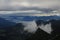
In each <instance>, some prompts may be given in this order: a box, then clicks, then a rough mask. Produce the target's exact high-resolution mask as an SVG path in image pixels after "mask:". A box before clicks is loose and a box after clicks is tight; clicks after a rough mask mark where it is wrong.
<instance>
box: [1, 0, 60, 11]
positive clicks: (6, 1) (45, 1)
mask: <svg viewBox="0 0 60 40" xmlns="http://www.w3.org/2000/svg"><path fill="white" fill-rule="evenodd" d="M27 10H29V11H31V10H33V11H43V12H50V11H60V0H0V11H27Z"/></svg>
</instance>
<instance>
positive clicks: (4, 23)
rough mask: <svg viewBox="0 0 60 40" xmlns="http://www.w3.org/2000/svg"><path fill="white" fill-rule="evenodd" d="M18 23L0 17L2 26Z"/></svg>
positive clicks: (0, 26) (0, 25)
mask: <svg viewBox="0 0 60 40" xmlns="http://www.w3.org/2000/svg"><path fill="white" fill-rule="evenodd" d="M15 24H16V23H14V22H11V21H8V20H5V19H4V18H0V28H5V27H11V26H13V25H15Z"/></svg>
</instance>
